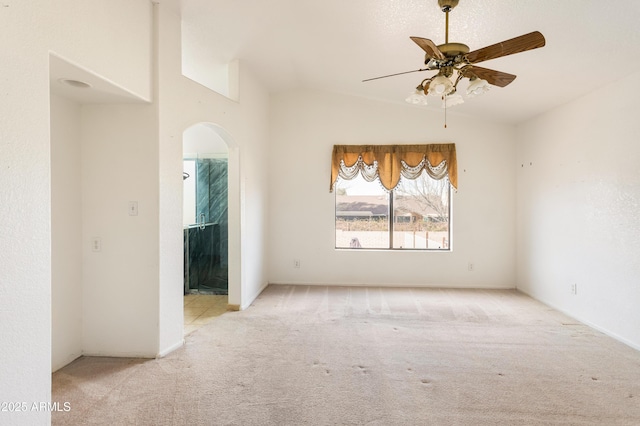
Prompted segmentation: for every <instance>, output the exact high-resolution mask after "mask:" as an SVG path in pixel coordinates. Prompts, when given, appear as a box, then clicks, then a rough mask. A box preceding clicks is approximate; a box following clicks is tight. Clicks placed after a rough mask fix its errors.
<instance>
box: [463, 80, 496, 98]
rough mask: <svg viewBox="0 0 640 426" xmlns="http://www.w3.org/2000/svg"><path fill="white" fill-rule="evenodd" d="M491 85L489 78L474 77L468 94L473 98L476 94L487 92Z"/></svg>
mask: <svg viewBox="0 0 640 426" xmlns="http://www.w3.org/2000/svg"><path fill="white" fill-rule="evenodd" d="M490 87H491V86H489V83H488V82H487V80H483V79H482V78H474V79H473V80H471V82H470V83H469V86H468V87H467V96H469V97H470V98H472V97H474V96H479V95H482V94H483V93H485V92H487V91H488V90H489V88H490Z"/></svg>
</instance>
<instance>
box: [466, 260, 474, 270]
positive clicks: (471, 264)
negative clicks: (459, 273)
mask: <svg viewBox="0 0 640 426" xmlns="http://www.w3.org/2000/svg"><path fill="white" fill-rule="evenodd" d="M467 270H468V271H473V263H471V262H469V264H467Z"/></svg>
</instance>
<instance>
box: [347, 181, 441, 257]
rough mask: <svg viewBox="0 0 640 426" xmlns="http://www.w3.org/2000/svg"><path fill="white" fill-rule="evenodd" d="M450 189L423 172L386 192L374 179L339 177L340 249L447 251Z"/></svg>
mask: <svg viewBox="0 0 640 426" xmlns="http://www.w3.org/2000/svg"><path fill="white" fill-rule="evenodd" d="M450 187H451V185H450V184H449V180H448V179H446V178H445V179H440V180H435V179H432V178H431V177H429V176H428V175H427V174H426V173H425V172H424V171H423V172H422V174H421V175H420V176H419V177H418V178H417V179H404V178H403V179H402V180H401V181H400V183H399V184H398V186H396V187H395V188H394V189H393V190H392V191H387V190H385V189H384V188H383V186H382V185H381V184H380V181H379V180H378V179H376V180H374V181H372V182H367V181H366V180H365V179H364V178H363V177H362V176H361V175H358V176H357V177H356V178H354V179H351V180H345V179H341V178H340V179H338V181H337V182H336V185H335V194H336V195H335V197H336V240H335V241H336V242H335V247H336V248H338V249H358V250H362V249H378V250H380V249H387V250H403V249H404V250H406V249H409V250H445V251H447V250H450V249H451V190H450Z"/></svg>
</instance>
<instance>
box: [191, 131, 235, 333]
mask: <svg viewBox="0 0 640 426" xmlns="http://www.w3.org/2000/svg"><path fill="white" fill-rule="evenodd" d="M238 165H239V162H238V149H237V146H236V144H235V141H234V140H233V138H232V137H231V135H230V134H229V133H228V132H226V130H224V129H223V128H222V127H220V126H218V125H216V124H213V123H207V122H201V123H196V124H194V125H192V126H190V127H189V128H187V129H185V131H184V132H183V166H184V173H183V184H184V187H183V202H184V206H183V213H184V214H183V230H184V265H185V268H184V288H185V291H184V293H185V311H184V312H185V334H187V333H189V332H191V331H193V330H194V329H195V328H197V327H195V326H200V325H202V324H204V323H206V322H208V320H210V319H212V318H213V317H215V316H217V315H220V314H221V313H222V312H224V311H226V310H227V308H228V307H231V308H232V309H233V308H234V307H236V306H239V305H240V274H239V264H240V262H239V254H240V249H239V246H240V222H239V216H240V214H239V213H240V212H239V199H240V195H239V187H240V185H239V173H238ZM203 308H206V309H203ZM190 324H192V325H194V326H190Z"/></svg>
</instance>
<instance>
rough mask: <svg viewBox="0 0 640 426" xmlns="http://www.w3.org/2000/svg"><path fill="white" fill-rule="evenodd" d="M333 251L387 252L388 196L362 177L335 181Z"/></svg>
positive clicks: (373, 183)
mask: <svg viewBox="0 0 640 426" xmlns="http://www.w3.org/2000/svg"><path fill="white" fill-rule="evenodd" d="M335 191H336V248H385V249H388V248H389V193H387V192H386V191H385V190H384V189H383V188H382V185H380V182H379V181H377V180H376V181H375V182H367V181H365V180H364V179H363V178H362V176H360V175H358V177H357V178H355V179H352V180H343V179H338V182H337V183H336V187H335Z"/></svg>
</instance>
